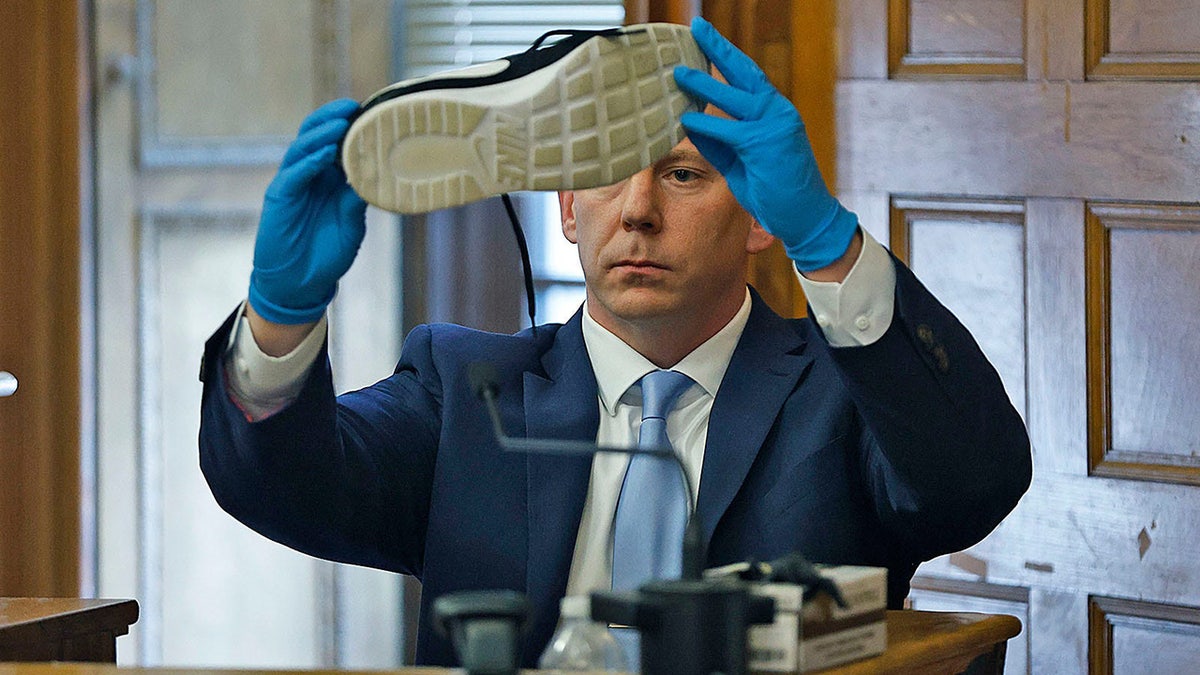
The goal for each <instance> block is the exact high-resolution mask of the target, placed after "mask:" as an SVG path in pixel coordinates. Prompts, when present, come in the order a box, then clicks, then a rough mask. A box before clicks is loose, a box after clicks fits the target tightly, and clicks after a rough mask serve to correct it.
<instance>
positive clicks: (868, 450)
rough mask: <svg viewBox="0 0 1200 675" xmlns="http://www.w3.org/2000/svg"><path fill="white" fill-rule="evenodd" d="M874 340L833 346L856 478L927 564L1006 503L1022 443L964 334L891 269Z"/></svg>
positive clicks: (1025, 473)
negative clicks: (854, 431) (859, 472)
mask: <svg viewBox="0 0 1200 675" xmlns="http://www.w3.org/2000/svg"><path fill="white" fill-rule="evenodd" d="M894 264H895V266H896V300H895V302H896V306H895V312H894V314H893V319H892V323H891V325H890V326H889V328H888V330H887V332H886V333H884V335H883V337H882V338H880V339H879V340H878V341H877V342H875V343H873V344H870V345H866V346H862V347H847V348H831V349H830V352H831V353H832V355H833V359H834V361H835V362H836V363H837V364H838V366H839V369H840V372H841V374H842V377H843V380H844V381H845V383H846V385H847V387H848V389H849V391H850V395H851V397H852V398H853V399H854V402H855V404H856V406H857V408H858V410H859V412H860V414H861V416H862V418H863V421H864V426H865V428H866V434H865V436H864V438H863V440H862V443H861V447H860V451H861V458H862V464H861V465H862V467H863V473H864V475H863V480H864V483H865V484H866V485H867V486H868V490H869V492H870V493H871V496H872V499H873V502H874V504H875V509H876V512H877V514H878V516H879V518H880V520H881V522H882V523H883V525H884V527H885V528H886V529H887V530H888V531H889V532H891V533H892V534H893V536H894V538H895V542H896V543H897V544H898V545H900V546H903V547H905V548H906V549H907V550H908V552H909V553H910V555H912V557H913V558H915V559H919V560H928V559H930V558H933V557H935V556H937V555H940V554H943V553H948V552H951V551H957V550H961V549H963V548H967V547H969V546H971V545H973V544H975V543H977V542H978V541H980V540H981V539H983V538H984V537H985V536H987V534H988V533H990V532H991V531H992V530H993V529H994V528H995V527H996V526H997V525H998V524H999V523H1000V521H1001V520H1003V519H1004V517H1005V516H1006V515H1008V513H1009V512H1010V511H1012V509H1013V508H1014V507H1015V506H1016V504H1017V501H1018V500H1019V499H1020V497H1021V495H1022V494H1024V493H1025V491H1026V490H1027V489H1028V487H1029V483H1030V480H1031V475H1032V461H1031V456H1030V447H1029V437H1028V435H1027V433H1026V431H1025V425H1024V422H1023V421H1022V420H1021V418H1020V416H1019V415H1018V414H1017V412H1016V410H1015V409H1014V408H1013V406H1012V403H1011V402H1010V401H1009V399H1008V395H1007V394H1006V392H1005V390H1004V385H1003V384H1002V383H1001V381H1000V377H999V375H998V374H997V373H996V370H995V368H993V367H992V365H991V364H990V363H989V362H988V360H987V358H986V357H985V356H984V354H983V352H982V351H981V350H980V348H979V346H978V344H976V342H975V340H974V339H973V338H972V337H971V335H970V333H969V332H968V331H967V329H966V328H965V327H964V326H963V325H962V324H961V323H960V322H959V321H958V319H957V318H955V317H954V315H953V314H952V313H951V312H950V311H949V310H948V309H946V308H945V307H944V306H943V305H942V304H941V303H939V302H938V300H937V299H936V298H934V296H933V295H932V294H931V293H930V292H929V291H928V290H927V289H926V288H925V287H924V286H923V285H922V284H921V282H920V281H918V280H917V278H916V277H915V276H914V275H913V273H912V272H911V271H910V270H909V269H908V268H907V267H905V266H904V265H903V264H901V263H900V262H898V261H896V262H894Z"/></svg>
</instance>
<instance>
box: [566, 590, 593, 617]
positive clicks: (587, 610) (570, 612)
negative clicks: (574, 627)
mask: <svg viewBox="0 0 1200 675" xmlns="http://www.w3.org/2000/svg"><path fill="white" fill-rule="evenodd" d="M559 609H560V610H561V612H562V617H563V618H564V619H590V618H591V616H592V599H591V598H589V597H588V596H586V595H568V596H566V597H565V598H563V599H562V602H560V603H559Z"/></svg>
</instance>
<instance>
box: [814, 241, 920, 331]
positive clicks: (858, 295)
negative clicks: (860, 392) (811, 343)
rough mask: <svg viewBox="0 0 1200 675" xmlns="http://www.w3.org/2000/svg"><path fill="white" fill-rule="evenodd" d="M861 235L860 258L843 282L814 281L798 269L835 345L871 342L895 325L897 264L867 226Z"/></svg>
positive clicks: (816, 315)
mask: <svg viewBox="0 0 1200 675" xmlns="http://www.w3.org/2000/svg"><path fill="white" fill-rule="evenodd" d="M860 229H861V228H860ZM862 235H863V245H862V251H860V252H859V254H858V260H856V261H855V262H854V267H852V268H851V269H850V273H849V274H847V275H846V278H845V279H843V280H842V281H841V282H836V281H812V280H811V279H808V278H806V277H805V276H804V275H803V274H800V272H799V270H797V271H796V276H797V278H799V279H800V286H801V288H803V289H804V296H805V297H806V298H807V299H808V304H809V306H810V307H811V308H812V312H813V318H814V319H815V320H816V322H817V325H819V326H820V327H821V330H822V331H823V332H824V333H825V339H826V340H827V341H828V342H829V344H830V346H832V347H858V346H862V345H869V344H871V343H873V342H875V341H876V340H878V339H879V338H881V337H883V334H884V333H886V332H887V329H888V327H889V326H891V325H892V313H893V311H894V310H895V296H896V268H895V267H894V266H893V264H892V259H891V257H889V256H888V254H887V251H886V250H884V248H883V246H882V245H880V243H879V242H877V241H875V239H874V238H873V237H872V236H871V235H870V234H869V233H868V232H867V231H866V230H862Z"/></svg>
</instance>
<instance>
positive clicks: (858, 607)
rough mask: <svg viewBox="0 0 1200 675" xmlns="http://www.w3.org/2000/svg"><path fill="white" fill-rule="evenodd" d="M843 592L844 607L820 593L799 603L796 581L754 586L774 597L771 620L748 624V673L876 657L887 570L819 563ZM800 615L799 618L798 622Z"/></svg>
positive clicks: (882, 634)
mask: <svg viewBox="0 0 1200 675" xmlns="http://www.w3.org/2000/svg"><path fill="white" fill-rule="evenodd" d="M818 569H819V570H820V572H821V574H822V576H825V577H826V578H829V579H830V580H832V581H833V582H834V583H835V584H837V586H838V589H839V590H840V591H841V592H842V597H843V598H844V599H845V601H846V607H838V606H837V603H836V602H834V601H833V599H832V598H830V597H829V596H827V595H825V594H820V595H818V596H817V597H816V598H814V599H813V600H812V601H810V602H805V603H803V611H800V610H801V602H802V598H803V594H804V588H803V587H802V586H799V585H796V584H782V583H765V584H755V585H754V588H753V592H754V593H756V594H760V595H769V596H771V597H773V598H774V599H775V621H774V623H771V624H768V625H763V626H751V627H750V630H749V632H748V635H747V643H748V644H747V647H748V649H749V661H750V663H749V665H750V670H751V671H752V672H759V673H801V672H807V671H810V670H819V669H822V668H828V667H830V666H834V665H837V664H840V663H846V662H848V661H854V660H858V659H863V658H867V657H870V656H875V655H877V654H880V653H882V652H883V650H884V649H886V648H887V623H886V621H885V611H886V608H887V570H886V569H884V568H882V567H861V566H828V567H823V566H818ZM802 619H803V620H802Z"/></svg>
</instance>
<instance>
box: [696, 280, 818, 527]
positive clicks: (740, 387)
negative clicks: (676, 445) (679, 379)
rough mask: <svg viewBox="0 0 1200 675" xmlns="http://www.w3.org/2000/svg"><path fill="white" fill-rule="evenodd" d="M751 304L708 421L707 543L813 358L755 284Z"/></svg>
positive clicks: (702, 508) (703, 516)
mask: <svg viewBox="0 0 1200 675" xmlns="http://www.w3.org/2000/svg"><path fill="white" fill-rule="evenodd" d="M751 297H752V302H753V305H752V307H751V310H750V318H749V320H748V321H747V322H746V329H745V331H743V333H742V338H741V340H740V341H739V342H738V346H737V348H736V349H735V350H734V352H733V357H732V359H731V360H730V362H729V369H728V370H727V371H726V372H725V378H724V379H723V380H722V381H721V388H720V389H719V390H718V391H717V399H716V401H714V402H713V409H712V415H711V416H710V417H709V421H708V441H707V442H706V444H705V449H704V468H703V469H702V471H701V474H700V494H699V496H698V497H697V514H698V516H699V518H700V523H701V525H702V526H703V528H704V541H705V544H708V542H709V541H710V540H711V539H712V535H713V530H714V529H716V526H717V522H718V521H719V520H720V519H721V516H722V515H724V513H725V510H726V509H727V508H729V504H730V502H732V501H733V498H734V496H735V495H736V494H737V492H738V490H739V489H740V488H741V486H742V481H743V480H745V478H746V474H747V472H749V471H750V466H751V465H752V464H753V463H754V459H755V457H757V456H758V451H759V449H760V448H761V447H762V444H763V441H765V440H766V437H767V434H768V433H770V431H771V427H772V425H773V424H774V422H775V418H776V417H777V416H778V415H779V410H780V408H782V407H783V404H784V402H785V401H786V400H787V398H788V396H789V395H790V394H791V392H792V391H793V390H794V389H795V387H796V384H797V382H799V381H800V379H801V377H803V375H804V373H805V372H806V371H807V369H808V367H809V366H810V365H811V364H812V361H813V357H812V356H811V355H810V354H807V353H804V346H805V342H804V339H803V338H801V337H800V335H799V334H798V333H797V332H796V330H795V329H794V328H793V327H792V326H790V325H788V323H787V322H786V321H785V320H784V319H783V318H781V317H780V316H779V315H778V314H776V313H775V312H773V311H771V309H770V308H769V307H768V306H767V304H766V303H765V302H763V300H762V298H760V297H759V296H758V294H757V293H756V292H754V291H753V289H751Z"/></svg>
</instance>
